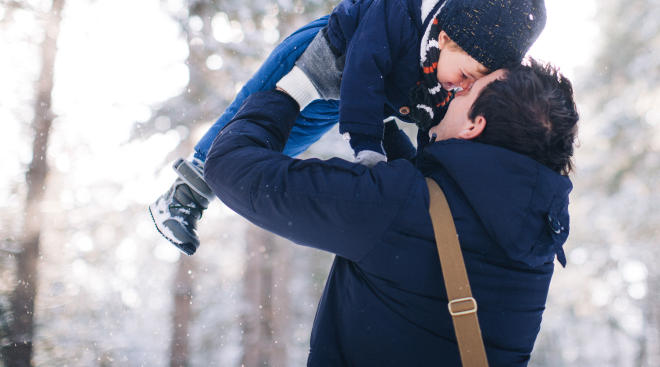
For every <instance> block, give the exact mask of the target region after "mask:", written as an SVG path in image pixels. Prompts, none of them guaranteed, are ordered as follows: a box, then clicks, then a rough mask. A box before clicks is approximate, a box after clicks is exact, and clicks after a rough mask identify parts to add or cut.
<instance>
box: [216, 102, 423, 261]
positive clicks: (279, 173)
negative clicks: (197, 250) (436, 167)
mask: <svg viewBox="0 0 660 367" xmlns="http://www.w3.org/2000/svg"><path fill="white" fill-rule="evenodd" d="M297 112H298V109H297V105H296V103H295V102H294V101H293V99H291V98H290V97H289V96H288V95H286V94H284V93H280V92H276V91H268V92H259V93H255V94H253V95H251V96H250V97H249V98H248V99H247V100H246V102H245V103H244V105H243V106H242V107H241V109H240V110H239V111H238V113H237V114H236V116H235V117H234V119H233V120H232V121H231V122H230V123H229V124H228V125H227V126H226V127H225V128H224V129H223V130H222V131H221V132H220V134H219V135H218V137H217V138H216V140H215V141H214V143H213V146H212V148H211V150H210V152H209V155H208V158H207V160H206V163H205V166H204V178H205V179H206V182H207V183H208V184H209V186H210V187H211V189H212V190H213V191H214V192H215V194H216V195H217V196H218V197H219V198H220V199H221V200H222V201H223V202H224V203H225V204H226V205H227V206H228V207H230V208H231V209H233V210H234V211H236V212H237V213H238V214H240V215H242V216H243V217H245V218H247V219H248V220H250V221H251V222H253V223H255V224H256V225H258V226H261V227H263V228H264V229H266V230H269V231H271V232H274V233H276V234H278V235H280V236H283V237H286V238H288V239H290V240H292V241H294V242H297V243H299V244H302V245H306V246H310V247H314V248H318V249H322V250H326V251H329V252H332V253H335V254H337V255H339V256H342V257H345V258H347V259H350V260H353V261H359V260H360V259H361V258H362V257H364V256H365V255H366V254H367V253H368V252H369V251H370V250H371V249H372V248H373V246H374V244H375V243H378V242H379V240H380V239H381V237H382V235H383V233H384V232H385V230H386V228H388V226H389V225H390V223H391V222H392V221H393V219H394V218H395V216H396V215H397V213H398V212H399V210H400V207H401V206H402V205H403V203H404V202H405V199H406V198H405V196H406V195H407V194H406V192H408V191H409V189H408V188H409V187H410V186H411V185H410V184H409V182H406V177H411V178H410V180H412V177H414V175H402V174H401V172H400V171H401V170H400V169H397V165H396V164H393V165H392V164H385V163H382V164H379V165H378V166H377V167H376V168H374V169H368V168H366V167H364V166H363V165H360V164H356V163H350V162H347V161H345V160H342V159H338V158H334V159H330V160H327V161H321V160H318V159H307V160H299V159H293V158H290V157H287V156H285V155H283V154H281V153H280V152H281V151H282V148H283V147H284V144H285V143H286V138H287V135H288V133H289V131H290V129H291V126H292V125H293V122H294V119H295V117H296V116H297ZM402 163H403V161H400V163H399V166H401V165H402ZM408 166H409V167H412V166H411V165H410V164H408ZM412 169H414V168H412Z"/></svg>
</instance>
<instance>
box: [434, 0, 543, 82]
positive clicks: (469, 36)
mask: <svg viewBox="0 0 660 367" xmlns="http://www.w3.org/2000/svg"><path fill="white" fill-rule="evenodd" d="M437 19H438V21H439V22H440V28H441V29H442V30H443V31H445V32H446V33H447V35H448V36H449V38H451V39H452V40H453V41H454V42H456V43H457V44H458V45H459V46H460V47H461V48H462V49H463V50H465V52H467V53H468V55H470V56H472V58H474V59H475V60H477V61H478V62H479V63H481V64H482V65H484V66H485V67H487V68H488V69H489V70H491V71H494V70H497V69H499V68H502V67H506V66H508V65H511V64H518V63H520V62H521V61H522V59H523V57H524V56H525V54H526V53H527V51H528V50H529V48H530V47H531V46H532V44H533V43H534V41H536V39H537V38H538V37H539V35H540V34H541V31H542V30H543V28H544V27H545V21H546V14H545V3H544V1H543V0H446V2H445V4H444V5H443V6H442V8H441V9H440V12H439V14H438V16H437Z"/></svg>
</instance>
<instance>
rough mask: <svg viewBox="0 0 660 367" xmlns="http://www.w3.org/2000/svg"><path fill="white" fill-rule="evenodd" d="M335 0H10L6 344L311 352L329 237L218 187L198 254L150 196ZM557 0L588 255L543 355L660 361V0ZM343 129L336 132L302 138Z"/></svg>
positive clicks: (556, 45)
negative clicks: (270, 222) (265, 213)
mask: <svg viewBox="0 0 660 367" xmlns="http://www.w3.org/2000/svg"><path fill="white" fill-rule="evenodd" d="M334 4H335V1H322V0H311V1H308V0H216V1H213V0H140V1H129V0H25V1H16V0H0V157H1V158H0V348H1V349H0V350H2V352H3V353H2V356H3V358H2V359H1V360H0V366H3V365H4V366H7V367H9V366H23V365H29V364H30V363H31V364H33V365H35V366H165V365H170V366H184V365H189V366H241V365H245V366H259V365H261V366H266V365H267V366H301V365H304V364H305V361H306V357H307V347H308V339H309V331H310V330H311V322H312V319H313V317H314V312H315V309H316V305H317V302H318V299H319V295H320V292H321V290H322V287H323V284H324V282H325V277H326V275H327V272H328V268H329V264H330V260H331V257H330V255H328V254H324V253H321V252H319V251H316V250H311V249H307V248H301V247H297V246H293V245H291V244H290V243H287V242H286V241H285V240H283V239H281V238H277V237H274V236H272V235H270V234H268V233H265V232H263V231H261V230H259V229H257V228H255V227H254V226H252V225H250V224H248V223H246V222H245V221H244V220H242V219H241V218H239V217H238V216H237V215H235V214H233V213H232V212H231V211H230V210H229V209H227V208H226V207H224V206H222V205H221V203H219V202H218V201H215V202H214V203H212V205H211V208H210V209H209V210H208V211H207V213H206V214H205V217H204V218H203V220H202V222H201V224H200V230H201V233H200V234H201V240H202V246H201V247H200V249H199V250H198V252H197V254H196V255H195V256H192V257H184V256H180V255H179V253H178V252H177V251H176V250H174V248H173V247H172V246H171V245H170V244H169V243H167V242H166V241H165V240H163V239H162V238H161V237H160V236H159V235H158V234H157V233H156V231H155V230H154V228H153V225H152V223H151V219H150V218H149V216H148V213H147V211H146V206H147V205H148V204H149V202H151V201H153V200H154V199H155V198H156V197H157V196H158V195H160V194H161V193H162V192H164V191H165V190H166V189H167V188H168V186H169V185H170V184H171V182H172V180H173V179H174V177H175V174H174V172H173V171H172V170H171V169H170V162H171V161H172V160H173V159H174V158H176V157H178V156H187V155H188V154H189V153H190V152H191V151H192V146H193V145H194V143H195V142H196V141H197V139H199V138H200V137H201V135H202V134H203V133H204V132H205V131H206V128H207V127H208V126H209V124H210V123H211V122H212V121H213V120H214V119H215V118H216V117H217V116H219V114H220V113H221V111H222V110H223V108H224V107H225V106H226V105H227V104H228V103H229V102H230V101H231V99H232V98H233V96H234V94H235V93H236V91H237V90H238V89H239V88H240V86H241V85H242V83H243V82H244V81H245V80H247V78H248V77H249V76H250V75H251V73H252V72H254V71H255V70H256V68H257V67H258V66H259V65H260V63H261V61H262V60H263V59H264V58H265V57H266V56H267V55H268V53H269V51H270V50H272V48H273V47H274V46H275V45H276V44H277V43H278V42H279V41H280V40H281V39H282V38H283V37H285V36H287V35H288V34H290V33H291V32H292V31H293V30H295V29H297V28H298V27H300V26H302V25H303V24H305V23H307V22H309V21H310V20H312V19H315V18H317V17H319V16H321V15H323V14H326V13H328V12H329V11H330V10H331V9H332V7H333V5H334ZM546 4H547V8H548V17H549V20H548V26H547V27H546V29H545V31H544V34H543V35H542V37H541V39H540V40H539V41H538V42H537V45H535V47H534V48H533V49H532V51H531V52H530V54H531V55H533V56H537V57H539V58H541V59H544V60H547V61H552V62H554V63H555V64H557V65H558V66H560V67H561V68H562V70H564V71H565V72H566V74H568V76H569V77H570V78H571V79H572V80H573V82H574V85H575V88H576V97H577V101H578V107H579V109H580V112H581V116H582V120H581V123H580V124H581V126H580V147H579V149H578V151H577V157H576V166H577V171H576V173H575V174H574V175H573V179H574V183H575V189H574V191H573V193H572V196H571V199H572V204H571V211H572V232H571V236H570V238H569V242H568V243H567V245H566V250H567V255H568V260H569V264H568V266H567V267H566V268H565V269H562V268H561V267H557V268H556V273H555V277H554V279H553V283H552V287H551V292H550V297H549V300H548V307H547V311H546V313H545V317H544V322H543V325H542V330H541V333H540V336H539V338H538V340H537V343H536V346H535V351H534V354H533V356H532V362H531V363H530V366H535V367H542V366H640V367H641V366H649V367H651V366H660V270H659V269H660V268H659V267H658V266H657V264H658V262H659V261H660V251H658V237H659V235H660V233H659V229H658V228H660V226H659V224H660V191H658V190H657V187H658V186H655V185H658V184H660V181H659V180H658V178H659V176H660V1H658V0H628V1H623V0H600V1H598V2H596V1H593V0H580V1H578V2H576V1H569V0H548V1H546ZM346 145H347V144H345V143H344V142H342V141H341V139H340V138H339V137H338V133H336V131H335V132H330V133H328V134H327V135H326V137H325V138H324V139H322V140H321V141H320V142H319V143H317V144H315V145H314V146H313V147H312V148H311V149H310V151H309V152H306V153H305V154H304V156H320V157H330V156H332V155H339V156H343V157H348V154H349V152H348V150H347V147H346ZM654 187H656V189H654ZM14 341H20V342H25V343H23V344H22V345H23V346H22V347H20V348H9V345H10V344H11V343H12V342H14ZM30 358H31V362H29V361H30Z"/></svg>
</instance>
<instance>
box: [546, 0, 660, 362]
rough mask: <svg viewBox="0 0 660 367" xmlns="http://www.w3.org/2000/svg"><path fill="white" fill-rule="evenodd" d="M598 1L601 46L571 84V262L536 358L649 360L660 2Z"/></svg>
mask: <svg viewBox="0 0 660 367" xmlns="http://www.w3.org/2000/svg"><path fill="white" fill-rule="evenodd" d="M597 4H598V12H597V14H598V16H597V22H598V24H599V27H600V34H601V35H602V39H601V42H600V45H599V48H600V51H599V52H598V53H597V57H596V59H595V60H594V62H593V67H592V69H591V70H588V71H584V72H585V73H587V75H588V78H587V79H586V80H587V81H586V82H585V83H582V84H581V85H578V86H577V91H576V93H577V96H578V100H579V101H580V104H579V108H580V110H581V115H582V121H581V122H580V125H581V126H580V142H581V146H580V148H579V150H578V151H579V153H578V156H577V167H578V170H577V173H576V174H575V177H574V183H575V190H574V192H573V194H572V201H573V204H572V209H571V211H572V218H573V220H572V229H571V230H572V235H571V238H570V239H569V244H568V245H567V250H568V258H569V261H571V263H569V265H568V267H567V268H566V269H558V271H557V279H556V280H555V282H554V283H553V289H552V291H551V300H550V302H549V312H548V313H547V315H546V318H545V320H544V324H543V333H542V335H541V338H540V342H539V348H537V349H538V352H539V355H538V356H537V357H538V358H537V361H536V362H537V364H536V365H547V366H555V365H562V366H587V365H599V366H657V365H659V364H660V307H659V305H660V272H659V271H658V270H657V269H658V267H657V263H658V261H660V253H659V252H658V250H657V239H658V235H659V234H660V232H659V230H660V229H659V228H660V227H658V223H660V194H659V193H658V191H657V190H656V189H655V188H657V186H656V185H658V183H659V182H660V181H659V178H660V154H659V153H660V105H659V104H658V101H660V83H659V81H660V22H658V19H660V6H659V5H660V3H658V1H657V0H633V1H621V0H606V1H600V2H598V3H597ZM575 279H580V281H579V282H575Z"/></svg>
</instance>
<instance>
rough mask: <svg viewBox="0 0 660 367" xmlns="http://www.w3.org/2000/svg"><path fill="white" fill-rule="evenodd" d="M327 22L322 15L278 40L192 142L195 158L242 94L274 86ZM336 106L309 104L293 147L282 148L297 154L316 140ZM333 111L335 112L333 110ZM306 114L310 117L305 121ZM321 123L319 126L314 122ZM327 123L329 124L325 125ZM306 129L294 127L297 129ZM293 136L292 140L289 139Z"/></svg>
mask: <svg viewBox="0 0 660 367" xmlns="http://www.w3.org/2000/svg"><path fill="white" fill-rule="evenodd" d="M327 23H328V17H327V16H324V17H322V18H320V19H317V20H315V21H313V22H311V23H309V24H307V25H306V26H304V27H302V28H300V29H298V30H297V31H296V32H295V33H293V34H292V35H291V36H289V37H287V38H286V39H285V40H284V41H282V43H280V44H279V45H278V46H277V47H276V48H275V49H274V50H273V52H271V54H270V55H269V56H268V58H267V59H266V61H264V63H263V64H262V66H261V67H260V68H259V70H257V72H256V73H255V74H254V75H253V76H252V78H250V80H249V81H248V82H247V83H246V84H245V86H243V88H242V89H241V90H240V92H238V94H237V95H236V98H235V99H234V101H233V102H232V103H231V104H230V105H229V107H227V109H226V110H225V112H224V113H223V114H222V116H220V118H218V120H217V121H216V122H215V123H214V124H213V126H211V128H209V130H208V131H207V132H206V134H205V135H204V136H203V137H202V139H201V140H200V141H199V142H198V143H197V145H196V146H195V158H197V159H199V160H201V161H202V162H204V161H205V160H206V154H207V153H208V151H209V149H210V148H211V144H212V143H213V140H215V137H216V136H217V135H218V133H219V132H220V130H222V128H223V127H225V125H226V124H227V123H228V122H229V121H230V120H231V119H232V118H233V117H234V115H235V114H236V111H238V109H239V108H240V107H241V105H242V104H243V101H244V100H245V98H247V97H248V96H249V95H250V94H252V93H254V92H258V91H263V90H270V89H273V88H275V84H276V83H277V82H278V81H279V80H280V79H281V78H282V76H284V75H285V74H287V73H288V72H289V71H291V69H292V68H293V65H294V63H295V62H296V60H297V59H298V57H299V56H300V55H301V54H302V53H303V51H305V49H306V48H307V46H308V45H309V43H310V42H312V40H313V39H314V37H315V36H316V34H317V33H318V32H319V31H320V30H321V29H322V28H323V27H325V25H326V24H327ZM337 108H338V103H337V101H315V102H314V103H312V104H310V105H309V106H308V107H307V108H306V109H305V110H303V112H302V113H301V115H300V117H299V118H298V120H297V121H296V125H294V127H293V130H292V132H291V136H290V137H289V143H288V144H287V146H291V147H292V148H293V149H289V151H287V149H286V148H285V152H287V154H289V152H292V153H294V154H290V155H296V154H299V153H301V152H302V151H304V150H305V149H307V147H309V145H311V144H312V143H313V142H315V141H316V140H318V139H319V138H320V137H321V136H322V135H323V134H324V133H325V132H326V131H328V129H329V128H330V127H332V125H334V124H335V123H336V122H337V121H338V114H337V112H336V110H337ZM333 111H334V112H333ZM306 118H309V120H307V121H305V120H306ZM317 124H320V125H322V126H317ZM326 125H329V126H326ZM301 129H302V130H306V131H296V130H301ZM299 137H302V138H303V141H302V142H299V141H297V139H298V138H299ZM292 139H293V140H292Z"/></svg>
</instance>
